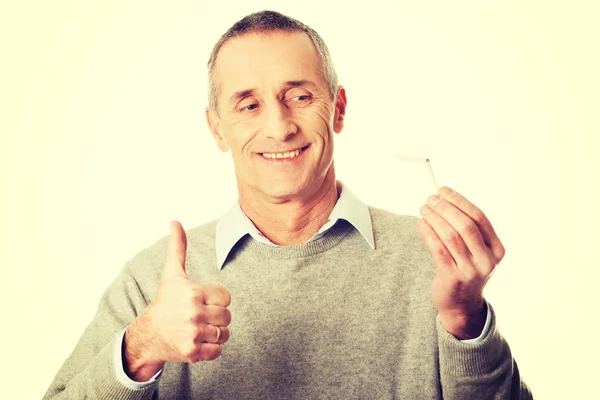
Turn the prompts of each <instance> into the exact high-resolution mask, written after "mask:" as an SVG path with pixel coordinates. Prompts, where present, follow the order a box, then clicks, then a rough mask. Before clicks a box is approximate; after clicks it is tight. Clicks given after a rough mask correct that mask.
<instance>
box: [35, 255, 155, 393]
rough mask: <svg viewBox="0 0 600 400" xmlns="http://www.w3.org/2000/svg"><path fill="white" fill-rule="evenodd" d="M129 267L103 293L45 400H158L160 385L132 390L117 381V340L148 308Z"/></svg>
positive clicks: (126, 266) (128, 265)
mask: <svg viewBox="0 0 600 400" xmlns="http://www.w3.org/2000/svg"><path fill="white" fill-rule="evenodd" d="M129 267H130V263H128V264H126V265H125V267H124V268H123V269H122V271H121V273H120V274H119V276H118V277H117V278H116V279H115V280H114V281H113V282H112V283H111V285H109V287H108V288H107V289H106V290H105V291H104V293H103V294H102V297H101V299H100V302H99V304H98V309H97V311H96V314H95V316H94V318H93V319H92V321H91V322H90V324H89V325H88V326H87V328H86V329H85V330H84V332H83V334H82V335H81V337H80V339H79V341H78V343H77V344H76V345H75V348H74V350H73V351H72V353H71V355H70V356H69V357H68V358H67V359H66V361H65V362H64V363H63V365H62V367H61V368H60V370H59V371H58V373H57V374H56V376H55V378H54V380H53V381H52V383H51V385H50V387H49V388H48V390H47V392H46V394H45V396H44V400H46V399H56V400H58V399H84V398H85V399H115V400H125V399H135V400H142V399H155V398H157V396H158V390H157V387H158V386H157V385H158V383H157V382H154V383H153V384H151V385H149V386H146V387H144V388H141V389H131V388H128V387H126V386H125V385H123V384H122V383H121V382H120V381H119V380H118V379H117V374H116V371H115V365H114V359H113V357H114V352H115V348H114V346H115V345H116V343H117V340H116V337H117V336H118V335H119V334H121V333H122V331H123V329H124V328H125V327H126V326H127V325H128V324H129V323H130V322H131V321H132V320H133V319H134V318H135V317H136V316H137V315H138V314H139V313H140V312H141V311H143V310H144V309H145V307H146V306H147V302H146V300H145V299H144V296H143V295H142V293H141V292H140V289H139V287H138V284H137V282H136V281H135V279H134V278H133V276H132V275H131V272H130V269H129Z"/></svg>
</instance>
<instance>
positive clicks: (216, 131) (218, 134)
mask: <svg viewBox="0 0 600 400" xmlns="http://www.w3.org/2000/svg"><path fill="white" fill-rule="evenodd" d="M206 122H207V123H208V127H209V128H210V131H211V132H212V135H213V139H215V142H217V146H219V149H221V151H222V152H226V151H228V150H229V145H228V144H227V139H226V138H225V136H224V135H223V133H222V131H221V119H220V118H219V117H218V116H217V115H216V114H215V113H214V112H213V111H212V110H211V109H210V107H206Z"/></svg>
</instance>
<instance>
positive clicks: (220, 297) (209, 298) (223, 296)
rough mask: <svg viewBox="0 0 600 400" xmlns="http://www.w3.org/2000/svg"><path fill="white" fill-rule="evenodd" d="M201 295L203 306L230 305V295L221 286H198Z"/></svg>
mask: <svg viewBox="0 0 600 400" xmlns="http://www.w3.org/2000/svg"><path fill="white" fill-rule="evenodd" d="M198 287H199V289H200V290H201V291H202V293H203V297H204V304H206V305H216V306H222V307H227V306H228V305H229V304H231V294H230V293H229V292H228V291H227V289H225V288H224V287H223V286H219V285H214V284H212V283H201V284H198Z"/></svg>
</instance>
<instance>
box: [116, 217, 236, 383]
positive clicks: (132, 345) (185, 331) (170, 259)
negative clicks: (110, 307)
mask: <svg viewBox="0 0 600 400" xmlns="http://www.w3.org/2000/svg"><path fill="white" fill-rule="evenodd" d="M170 228H171V236H170V238H169V244H168V249H167V261H166V265H165V268H164V270H163V274H162V276H161V279H160V282H159V285H158V290H157V292H156V296H155V297H154V299H153V300H152V301H151V302H150V304H149V305H148V307H146V309H145V310H144V311H143V312H142V313H141V314H140V315H139V316H138V317H137V318H136V319H135V320H134V321H133V322H132V323H131V324H130V325H129V326H128V327H127V331H126V333H125V344H124V349H123V367H124V369H125V373H126V374H127V375H128V376H129V377H130V378H131V379H133V380H134V381H138V382H145V381H147V380H149V379H150V378H151V377H152V376H154V375H155V374H156V373H157V372H158V371H159V370H160V369H161V368H162V367H163V366H164V363H165V362H167V361H170V362H185V363H190V364H194V363H196V362H198V361H200V360H214V359H215V358H217V357H219V356H220V355H221V350H222V349H221V344H223V343H225V342H226V341H227V340H228V339H229V329H228V328H227V326H228V325H229V323H230V322H231V313H230V312H229V310H228V309H227V306H228V305H229V303H230V302H231V295H230V294H229V292H228V291H227V290H226V289H225V288H223V287H222V286H218V285H213V284H210V283H205V284H199V283H195V282H192V281H191V280H189V279H188V277H187V275H186V272H185V256H186V250H187V238H186V235H185V231H184V230H183V227H182V226H181V224H180V223H179V222H178V221H172V222H171V226H170ZM217 326H218V327H219V329H217ZM218 330H220V335H219V334H218ZM217 336H220V337H219V338H218V341H217Z"/></svg>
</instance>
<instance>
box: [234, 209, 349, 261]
mask: <svg viewBox="0 0 600 400" xmlns="http://www.w3.org/2000/svg"><path fill="white" fill-rule="evenodd" d="M353 229H354V227H353V226H352V224H351V223H349V222H348V221H346V220H344V219H339V220H338V221H337V222H336V223H335V224H334V225H333V226H332V227H331V228H330V230H329V231H328V232H327V233H326V234H325V235H324V236H322V237H321V238H319V239H316V240H313V241H310V242H307V243H301V244H293V245H289V246H277V247H276V246H270V245H268V244H265V243H261V242H259V241H258V240H256V239H254V238H253V237H252V236H250V234H246V235H245V236H244V237H243V238H242V239H240V240H239V241H238V242H237V244H236V245H235V246H234V250H235V253H237V252H242V253H249V254H251V255H252V256H257V257H260V258H267V259H291V258H301V257H309V256H313V255H316V254H319V253H323V252H325V251H327V250H329V249H331V248H333V247H334V246H336V245H337V244H339V243H340V242H341V241H342V240H343V239H344V238H345V237H346V236H347V235H348V234H349V233H350V232H352V230H353ZM225 267H226V266H225Z"/></svg>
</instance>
